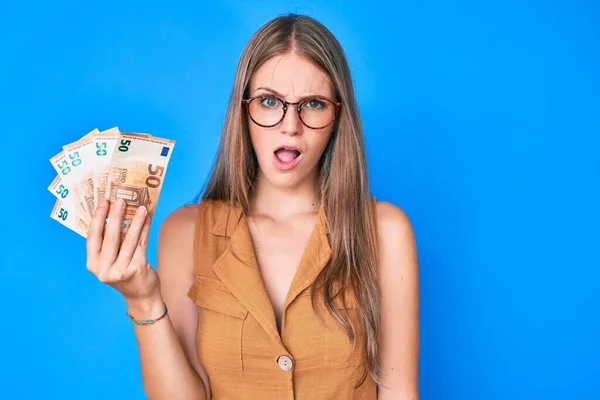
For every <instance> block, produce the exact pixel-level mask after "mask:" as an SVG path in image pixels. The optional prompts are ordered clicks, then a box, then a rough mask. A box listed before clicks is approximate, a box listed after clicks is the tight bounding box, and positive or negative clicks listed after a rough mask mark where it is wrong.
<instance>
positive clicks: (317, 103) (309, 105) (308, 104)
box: [303, 99, 325, 109]
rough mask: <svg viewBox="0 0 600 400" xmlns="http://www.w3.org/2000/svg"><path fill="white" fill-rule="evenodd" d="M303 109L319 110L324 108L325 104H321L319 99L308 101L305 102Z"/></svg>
mask: <svg viewBox="0 0 600 400" xmlns="http://www.w3.org/2000/svg"><path fill="white" fill-rule="evenodd" d="M303 107H306V108H309V109H319V108H324V107H325V102H323V101H322V100H319V99H310V100H307V101H306V102H305V103H304V105H303Z"/></svg>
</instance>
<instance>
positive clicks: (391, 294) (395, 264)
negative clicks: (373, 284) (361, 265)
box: [377, 202, 419, 400]
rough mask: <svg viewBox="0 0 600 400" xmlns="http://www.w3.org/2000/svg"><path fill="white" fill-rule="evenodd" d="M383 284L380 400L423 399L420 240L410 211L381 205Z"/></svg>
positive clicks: (379, 216) (379, 227)
mask: <svg viewBox="0 0 600 400" xmlns="http://www.w3.org/2000/svg"><path fill="white" fill-rule="evenodd" d="M377 226H378V233H379V243H380V245H379V246H380V248H379V258H380V260H379V275H380V277H379V280H380V287H381V333H380V350H379V351H380V358H379V361H380V364H381V378H382V383H383V385H381V386H380V387H379V397H378V398H379V399H381V400H387V399H395V400H418V399H419V390H418V370H419V282H418V261H417V252H416V244H415V239H414V234H413V230H412V226H411V224H410V221H409V220H408V217H407V216H406V214H404V212H403V211H402V210H401V209H400V208H398V207H396V206H394V205H392V204H390V203H386V202H381V203H378V204H377Z"/></svg>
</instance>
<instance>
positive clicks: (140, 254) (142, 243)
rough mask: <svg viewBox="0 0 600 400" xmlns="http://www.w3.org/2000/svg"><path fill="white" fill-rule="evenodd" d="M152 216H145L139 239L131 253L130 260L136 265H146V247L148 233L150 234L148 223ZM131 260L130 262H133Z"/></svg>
mask: <svg viewBox="0 0 600 400" xmlns="http://www.w3.org/2000/svg"><path fill="white" fill-rule="evenodd" d="M151 221H152V218H150V217H146V222H145V223H144V226H143V228H142V231H141V232H140V239H139V240H138V243H137V246H136V248H135V252H134V253H133V257H132V261H134V262H135V264H136V265H142V264H143V266H146V264H147V262H146V249H147V248H148V235H149V234H150V224H151ZM134 262H132V264H134Z"/></svg>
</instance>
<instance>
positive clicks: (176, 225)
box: [160, 204, 199, 238]
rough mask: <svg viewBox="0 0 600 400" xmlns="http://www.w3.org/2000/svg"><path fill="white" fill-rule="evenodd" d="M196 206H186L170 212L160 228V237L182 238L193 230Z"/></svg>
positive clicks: (196, 211) (197, 206)
mask: <svg viewBox="0 0 600 400" xmlns="http://www.w3.org/2000/svg"><path fill="white" fill-rule="evenodd" d="M198 209H199V205H198V204H186V205H184V206H181V207H179V208H177V209H176V210H174V211H173V212H171V213H170V214H169V215H167V217H166V218H165V219H164V221H163V222H162V224H161V226H160V236H161V237H162V238H164V237H165V236H167V237H169V238H170V237H177V238H182V237H183V236H187V234H188V233H189V232H190V231H193V230H194V227H195V225H196V219H197V218H198Z"/></svg>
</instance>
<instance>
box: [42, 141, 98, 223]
mask: <svg viewBox="0 0 600 400" xmlns="http://www.w3.org/2000/svg"><path fill="white" fill-rule="evenodd" d="M98 132H99V131H98V129H94V130H92V131H91V132H88V133H87V134H86V135H85V136H84V137H83V138H81V139H80V140H78V141H76V142H73V143H70V144H68V145H66V146H63V151H61V152H60V153H58V154H56V155H55V156H54V157H52V158H50V163H51V164H52V166H53V167H54V169H55V170H56V173H57V174H58V177H59V178H60V180H61V181H60V182H59V183H58V184H59V187H60V185H61V184H62V185H63V187H66V188H67V189H68V191H69V196H71V197H72V203H73V206H74V209H73V210H72V211H73V212H75V213H76V214H77V215H79V216H80V217H81V218H82V219H83V220H84V221H86V222H87V223H89V222H90V219H91V211H90V206H92V204H90V190H92V193H93V186H92V187H91V188H90V185H93V182H90V181H89V180H86V179H84V178H85V175H86V172H87V171H88V170H89V168H91V162H92V151H93V148H92V145H93V139H92V136H93V134H95V133H98ZM51 187H52V185H51ZM49 189H51V188H49ZM51 191H52V190H51Z"/></svg>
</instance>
